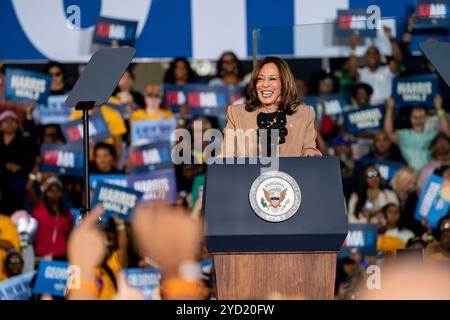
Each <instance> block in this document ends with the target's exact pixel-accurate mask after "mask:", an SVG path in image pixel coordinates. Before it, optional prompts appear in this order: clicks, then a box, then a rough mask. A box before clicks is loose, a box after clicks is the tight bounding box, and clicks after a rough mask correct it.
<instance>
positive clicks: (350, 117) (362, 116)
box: [343, 106, 384, 134]
mask: <svg viewBox="0 0 450 320" xmlns="http://www.w3.org/2000/svg"><path fill="white" fill-rule="evenodd" d="M343 116H344V123H345V128H346V129H347V131H348V132H349V133H350V134H359V133H361V132H363V131H378V130H380V129H381V128H383V126H384V106H371V107H365V108H359V109H357V110H349V111H344V113H343Z"/></svg>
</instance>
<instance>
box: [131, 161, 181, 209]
mask: <svg viewBox="0 0 450 320" xmlns="http://www.w3.org/2000/svg"><path fill="white" fill-rule="evenodd" d="M128 185H129V186H130V187H132V188H134V189H135V190H138V191H141V192H144V197H143V199H144V200H149V201H160V202H165V203H171V204H175V203H176V201H177V186H176V180H175V172H174V170H173V169H172V170H160V171H154V172H149V173H140V174H131V175H129V176H128Z"/></svg>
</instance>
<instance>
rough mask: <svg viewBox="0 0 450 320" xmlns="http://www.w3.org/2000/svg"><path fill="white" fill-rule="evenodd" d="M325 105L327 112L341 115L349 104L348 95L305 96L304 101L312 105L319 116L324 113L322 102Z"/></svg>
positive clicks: (332, 114)
mask: <svg viewBox="0 0 450 320" xmlns="http://www.w3.org/2000/svg"><path fill="white" fill-rule="evenodd" d="M320 102H323V105H324V107H325V109H324V111H325V114H327V115H330V116H334V115H339V114H341V113H342V111H343V110H344V107H345V106H346V105H348V97H347V96H346V95H344V94H332V95H328V96H309V97H304V98H303V103H304V104H306V105H309V106H312V107H313V108H314V110H315V111H316V115H318V117H319V116H320V115H321V114H322V104H320Z"/></svg>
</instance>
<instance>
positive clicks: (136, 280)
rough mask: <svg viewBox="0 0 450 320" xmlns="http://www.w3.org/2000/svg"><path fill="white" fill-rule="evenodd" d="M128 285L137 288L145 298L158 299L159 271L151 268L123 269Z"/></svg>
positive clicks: (159, 296) (159, 297)
mask: <svg viewBox="0 0 450 320" xmlns="http://www.w3.org/2000/svg"><path fill="white" fill-rule="evenodd" d="M121 272H124V273H125V277H126V279H127V283H128V285H130V286H132V287H135V288H137V289H139V290H140V291H141V292H142V294H143V295H144V298H145V299H146V300H160V299H161V295H160V291H159V290H160V286H161V272H159V270H157V269H153V268H146V269H141V268H130V269H123V270H122V271H121Z"/></svg>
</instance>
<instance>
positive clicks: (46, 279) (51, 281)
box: [33, 260, 69, 297]
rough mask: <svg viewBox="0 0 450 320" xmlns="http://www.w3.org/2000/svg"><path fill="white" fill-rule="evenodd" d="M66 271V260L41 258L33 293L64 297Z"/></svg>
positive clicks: (67, 269)
mask: <svg viewBox="0 0 450 320" xmlns="http://www.w3.org/2000/svg"><path fill="white" fill-rule="evenodd" d="M68 271H69V264H68V263H67V262H61V261H50V260H41V261H40V263H39V270H38V274H37V277H36V283H35V285H34V288H33V293H34V294H49V295H52V296H55V297H64V294H65V289H66V284H67V278H68V276H69V274H68Z"/></svg>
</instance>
